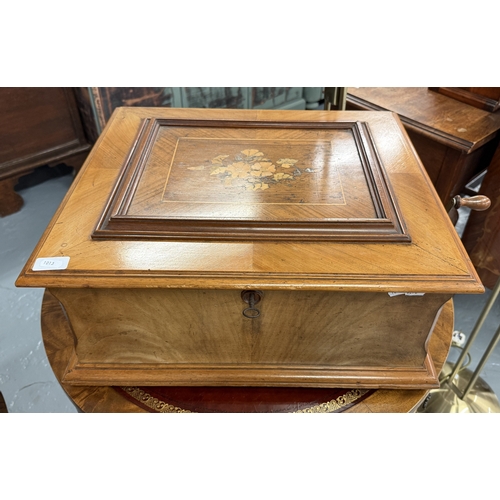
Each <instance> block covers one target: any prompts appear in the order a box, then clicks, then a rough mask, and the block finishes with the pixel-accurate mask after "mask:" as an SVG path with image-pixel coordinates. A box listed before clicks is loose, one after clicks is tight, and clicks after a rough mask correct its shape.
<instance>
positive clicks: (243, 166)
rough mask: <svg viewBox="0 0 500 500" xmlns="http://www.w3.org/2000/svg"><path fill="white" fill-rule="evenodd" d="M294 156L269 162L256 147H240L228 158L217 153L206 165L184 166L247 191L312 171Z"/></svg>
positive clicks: (263, 189) (286, 180)
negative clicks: (299, 165)
mask: <svg viewBox="0 0 500 500" xmlns="http://www.w3.org/2000/svg"><path fill="white" fill-rule="evenodd" d="M297 163H298V160H296V159H294V158H280V159H279V160H278V161H276V162H274V163H273V162H272V161H271V160H269V159H268V158H266V157H265V155H264V153H263V152H262V151H259V150H258V149H244V150H243V151H240V152H239V153H238V154H236V155H234V157H233V158H230V155H218V156H216V157H215V158H212V160H211V161H210V163H208V162H207V165H199V166H197V167H188V170H210V175H214V176H217V177H218V178H219V179H220V180H221V181H222V183H223V184H224V186H228V187H229V186H232V187H234V186H239V187H244V188H245V189H247V190H250V191H258V190H261V191H265V190H266V189H269V188H270V187H272V186H274V185H276V184H278V183H287V182H292V181H294V180H295V179H296V178H297V177H298V176H300V175H302V174H303V173H312V172H314V170H313V169H311V168H307V169H301V168H299V167H298V166H297Z"/></svg>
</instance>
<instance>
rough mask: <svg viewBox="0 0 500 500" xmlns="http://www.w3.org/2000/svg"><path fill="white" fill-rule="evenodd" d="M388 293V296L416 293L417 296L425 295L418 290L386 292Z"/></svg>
mask: <svg viewBox="0 0 500 500" xmlns="http://www.w3.org/2000/svg"><path fill="white" fill-rule="evenodd" d="M387 293H388V294H389V297H396V295H408V296H412V295H418V296H420V297H421V296H422V295H425V293H420V292H387Z"/></svg>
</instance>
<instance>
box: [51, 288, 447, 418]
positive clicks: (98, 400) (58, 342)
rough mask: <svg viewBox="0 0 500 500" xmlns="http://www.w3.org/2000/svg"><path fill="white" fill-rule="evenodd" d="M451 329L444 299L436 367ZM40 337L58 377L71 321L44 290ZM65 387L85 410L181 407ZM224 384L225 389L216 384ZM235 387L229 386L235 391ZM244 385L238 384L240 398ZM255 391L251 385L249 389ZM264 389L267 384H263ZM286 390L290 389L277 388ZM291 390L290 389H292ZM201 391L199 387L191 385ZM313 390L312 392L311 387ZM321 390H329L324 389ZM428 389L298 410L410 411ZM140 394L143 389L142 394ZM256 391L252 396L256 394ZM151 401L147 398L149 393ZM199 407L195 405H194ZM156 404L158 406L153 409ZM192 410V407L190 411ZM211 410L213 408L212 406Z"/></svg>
mask: <svg viewBox="0 0 500 500" xmlns="http://www.w3.org/2000/svg"><path fill="white" fill-rule="evenodd" d="M452 333H453V302H452V300H450V301H448V302H447V303H446V304H445V306H444V307H443V310H442V312H441V315H440V317H439V319H438V321H437V323H436V326H435V329H434V333H433V335H432V338H431V341H430V345H429V352H430V353H431V355H432V357H433V360H434V364H435V366H436V370H437V371H438V372H439V371H441V368H442V366H443V364H444V362H445V361H446V357H447V355H448V351H449V349H450V345H451V338H452ZM42 336H43V341H44V345H45V350H46V352H47V356H48V359H49V362H50V364H51V366H52V369H53V371H54V373H55V375H56V377H57V379H58V380H59V382H60V381H61V377H62V374H63V372H64V370H65V369H66V366H67V365H68V361H69V356H70V355H71V353H72V352H73V349H72V346H71V342H72V338H73V337H72V332H71V327H70V325H69V322H68V320H67V318H66V316H65V314H64V312H63V310H62V308H61V306H60V304H59V302H58V301H57V300H56V299H55V298H54V296H53V295H51V294H50V293H49V292H48V291H46V292H45V295H44V298H43V303H42ZM61 385H62V387H63V389H64V390H65V391H66V393H67V394H68V395H69V397H70V398H71V399H72V401H73V402H74V404H75V405H76V406H77V407H78V408H79V409H80V410H82V411H83V412H85V413H147V412H151V411H160V412H183V411H186V409H185V408H181V407H179V406H175V405H171V404H170V402H169V401H158V400H155V403H156V405H151V404H150V403H148V398H144V397H143V401H144V402H145V404H144V403H140V402H139V399H140V396H141V390H142V389H144V388H127V389H118V390H117V389H116V388H113V387H101V386H94V387H82V386H70V385H67V384H61ZM218 389H222V390H224V389H223V388H218ZM234 390H235V389H234V388H231V389H230V390H228V394H229V391H232V392H233V393H234ZM245 390H246V388H240V389H239V391H242V394H243V397H244V391H245ZM252 390H253V391H254V392H255V388H252ZM263 390H265V389H263ZM280 390H281V391H287V390H290V389H286V388H283V389H280ZM292 390H293V389H292ZM193 391H198V393H199V391H200V388H199V387H198V388H193ZM311 391H312V392H311V394H312V393H313V392H314V391H316V390H314V389H312V390H311ZM325 394H327V393H326V392H325ZM426 394H427V391H425V390H389V389H387V390H376V391H368V392H367V391H366V390H365V391H362V390H357V389H355V388H354V389H345V393H344V394H343V395H342V396H340V397H338V398H336V399H335V400H330V401H328V400H325V401H324V402H322V403H320V404H318V401H317V393H316V394H315V395H314V397H313V396H311V405H310V406H307V405H306V408H305V409H303V410H301V412H308V413H309V412H311V413H324V412H334V411H335V412H340V411H343V412H346V413H406V412H411V411H414V410H415V409H416V408H417V407H418V405H419V404H420V403H421V402H422V401H423V399H424V398H425V396H426ZM142 396H144V393H142ZM254 396H255V395H254ZM149 399H150V400H151V398H149ZM229 399H230V398H228V401H227V402H226V404H225V409H224V411H225V412H229V413H233V412H234V413H237V412H241V411H242V410H241V406H240V407H239V406H238V404H237V403H234V402H232V401H231V400H229ZM198 406H199V405H198ZM155 407H156V410H155ZM266 408H267V410H266V411H270V412H273V411H276V412H279V411H280V410H273V409H272V405H271V406H270V405H269V404H267V406H266ZM188 411H190V410H188ZM212 411H213V410H212Z"/></svg>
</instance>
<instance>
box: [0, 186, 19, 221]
mask: <svg viewBox="0 0 500 500" xmlns="http://www.w3.org/2000/svg"><path fill="white" fill-rule="evenodd" d="M16 184H17V178H10V179H4V180H1V181H0V217H5V216H6V215H10V214H13V213H15V212H17V211H19V210H21V207H22V206H23V205H24V201H23V199H22V198H21V196H19V195H18V194H17V193H16V192H15V191H14V186H15V185H16Z"/></svg>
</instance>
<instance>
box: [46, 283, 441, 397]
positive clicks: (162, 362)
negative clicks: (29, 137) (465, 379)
mask: <svg viewBox="0 0 500 500" xmlns="http://www.w3.org/2000/svg"><path fill="white" fill-rule="evenodd" d="M51 292H52V294H53V295H54V296H56V297H57V298H58V299H59V300H60V301H61V302H62V304H63V306H64V309H65V311H66V313H67V315H68V318H69V320H70V322H71V325H72V328H73V332H74V337H75V353H74V357H73V360H72V363H71V366H69V367H68V371H67V373H66V374H65V376H64V381H65V382H67V383H75V384H80V385H82V384H87V383H96V384H100V385H115V384H131V383H133V384H138V385H200V384H201V385H221V384H222V385H228V386H232V385H249V386H273V385H284V386H293V385H297V386H315V385H316V386H322V387H351V386H352V384H354V385H356V386H359V387H393V388H394V387H423V386H433V385H434V386H436V385H437V379H436V373H435V372H434V368H433V365H432V360H431V359H430V358H428V352H427V341H428V338H429V335H430V332H431V331H432V328H433V325H434V321H435V318H436V317H437V314H438V311H439V309H440V308H441V307H442V305H443V304H444V303H445V302H446V301H447V300H449V298H450V295H449V294H448V295H443V294H427V295H425V296H404V295H403V296H395V297H390V296H389V295H387V294H385V293H364V294H356V293H342V292H337V293H331V292H302V291H293V292H290V291H280V290H270V291H266V292H265V293H264V294H263V296H262V299H261V301H260V302H259V303H258V305H256V307H258V309H259V311H260V315H259V316H258V317H257V318H255V319H249V318H246V317H244V315H243V314H242V312H243V309H244V308H246V307H247V304H246V303H245V302H244V301H243V300H242V299H241V294H240V293H239V292H238V291H233V290H191V289H187V290H172V289H166V290H161V289H160V290H158V289H157V290H155V289H131V290H127V289H121V290H118V289H111V290H108V289H52V290H51ZM90 318H91V319H90Z"/></svg>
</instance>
